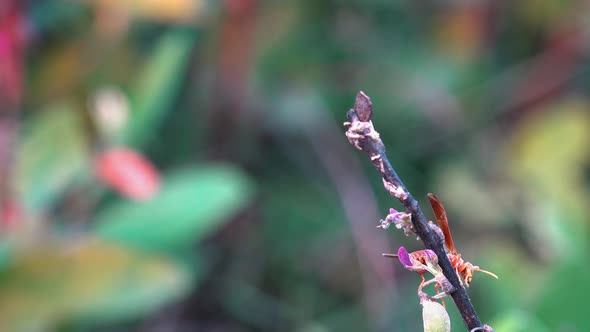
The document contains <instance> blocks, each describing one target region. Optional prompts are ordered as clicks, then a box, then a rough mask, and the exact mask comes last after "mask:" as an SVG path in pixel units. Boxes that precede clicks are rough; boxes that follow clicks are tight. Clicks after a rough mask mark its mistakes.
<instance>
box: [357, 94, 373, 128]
mask: <svg viewBox="0 0 590 332" xmlns="http://www.w3.org/2000/svg"><path fill="white" fill-rule="evenodd" d="M354 111H355V112H356V114H357V115H358V118H359V120H360V121H363V122H368V121H371V117H372V116H373V103H372V102H371V98H369V96H367V95H366V94H365V93H364V92H362V91H360V92H359V93H358V94H357V95H356V100H355V102H354Z"/></svg>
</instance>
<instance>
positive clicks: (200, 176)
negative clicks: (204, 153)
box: [97, 166, 252, 250]
mask: <svg viewBox="0 0 590 332" xmlns="http://www.w3.org/2000/svg"><path fill="white" fill-rule="evenodd" d="M250 197H252V183H251V182H250V180H249V179H248V178H247V177H246V176H245V175H244V174H243V173H241V172H240V171H238V170H237V169H235V168H230V167H227V166H208V167H200V168H195V169H188V170H183V171H177V172H174V173H172V174H170V175H168V176H166V177H165V178H164V181H163V186H162V188H161V191H160V193H159V194H158V195H157V196H156V197H155V198H154V199H152V200H151V201H148V202H129V201H121V202H119V203H118V204H115V205H114V206H112V207H110V208H108V209H106V210H104V211H103V213H101V214H100V215H99V216H98V217H97V221H98V229H97V231H98V233H99V234H100V235H101V236H102V237H103V238H105V239H111V240H117V241H120V242H122V243H125V244H129V245H132V246H134V247H137V248H142V249H147V250H174V249H182V248H184V247H186V246H187V245H190V244H191V243H193V242H194V241H198V240H199V239H201V238H203V237H204V236H207V235H208V234H210V233H211V232H212V231H213V230H215V229H216V228H217V227H218V226H219V225H220V224H221V223H222V222H223V221H224V220H226V219H227V218H228V217H230V216H231V215H232V214H234V213H235V212H236V211H237V210H238V209H240V208H241V207H243V206H244V204H245V203H246V202H247V201H248V199H249V198H250Z"/></svg>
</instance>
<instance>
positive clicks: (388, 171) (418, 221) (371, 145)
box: [345, 91, 482, 331]
mask: <svg viewBox="0 0 590 332" xmlns="http://www.w3.org/2000/svg"><path fill="white" fill-rule="evenodd" d="M372 115H373V105H372V103H371V99H370V98H369V97H368V96H367V95H365V94H364V93H363V92H362V91H361V92H359V93H358V95H357V97H356V101H355V105H354V108H353V109H351V110H349V111H348V113H347V114H346V116H347V117H348V120H349V121H350V122H347V123H345V125H347V126H349V128H348V131H347V132H346V137H347V138H348V140H349V142H350V143H351V144H352V145H353V146H354V147H355V148H357V149H358V150H360V151H363V152H364V153H366V154H367V155H368V156H369V160H370V161H371V163H372V164H373V166H375V168H376V169H377V172H379V174H380V175H381V177H382V178H383V185H384V187H385V189H386V190H387V191H388V192H389V193H390V194H391V195H392V196H394V197H396V198H397V199H398V200H399V201H400V202H401V204H402V205H403V206H404V207H405V209H406V210H407V212H409V213H411V214H412V224H413V225H414V231H415V232H416V234H417V235H418V236H419V237H420V239H422V241H423V242H424V246H425V247H426V248H428V249H430V250H433V251H434V252H435V253H436V255H437V256H438V263H439V265H440V267H441V269H442V271H443V274H444V275H445V277H446V278H447V279H448V280H449V282H450V283H451V284H452V285H453V286H454V288H455V291H453V292H451V294H450V295H451V296H452V297H453V300H454V301H455V304H456V305H457V308H458V309H459V312H460V313H461V317H463V321H464V322H465V325H466V326H467V328H468V330H470V331H471V330H472V329H474V328H480V327H482V324H481V321H480V319H479V317H478V316H477V313H476V312H475V309H474V308H473V305H472V304H471V300H470V299H469V296H468V295H467V292H466V290H465V288H464V287H463V286H462V285H461V283H460V282H459V278H458V277H457V274H456V273H455V270H454V269H453V267H452V265H451V262H450V261H449V259H448V257H447V254H446V251H445V249H444V246H443V240H442V239H441V238H439V237H438V236H437V235H436V234H435V233H434V232H433V231H432V229H431V228H430V227H429V226H428V222H427V220H426V218H425V217H424V214H423V213H422V211H421V210H420V205H419V204H418V201H416V199H414V197H413V196H412V195H411V194H410V192H409V191H408V190H407V188H406V186H405V185H404V183H403V182H402V180H401V179H400V178H399V176H398V175H397V173H396V172H395V170H394V169H393V167H392V166H391V163H390V162H389V160H388V159H387V156H386V155H385V146H384V145H383V142H382V141H381V138H380V137H379V133H378V132H376V131H375V129H374V128H373V123H372V122H371V117H372Z"/></svg>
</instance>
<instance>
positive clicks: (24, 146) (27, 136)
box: [15, 102, 90, 210]
mask: <svg viewBox="0 0 590 332" xmlns="http://www.w3.org/2000/svg"><path fill="white" fill-rule="evenodd" d="M23 132H24V137H23V140H22V143H21V144H20V145H19V146H18V150H17V165H16V167H15V169H16V170H17V171H16V172H17V174H16V183H15V185H16V187H17V188H18V191H19V192H20V193H21V195H22V197H23V200H24V204H25V206H26V207H27V208H28V209H31V210H38V209H42V208H44V207H46V206H47V205H49V204H51V203H52V202H53V200H54V199H55V198H56V197H57V195H58V194H59V193H60V192H61V191H62V190H63V189H64V188H65V187H66V186H67V185H68V184H70V182H71V181H72V180H73V179H74V177H75V176H76V175H79V174H82V173H83V172H85V171H86V170H87V169H89V167H90V166H89V160H90V158H89V156H90V154H89V153H90V152H89V147H88V144H87V140H86V136H85V133H84V121H83V118H82V114H81V113H79V112H76V106H75V104H73V103H70V102H62V103H59V104H56V105H53V106H51V107H49V108H47V109H45V110H43V111H42V112H40V113H39V114H38V115H37V116H36V117H34V118H32V119H31V120H30V121H29V122H28V123H27V124H26V125H25V128H24V130H23Z"/></svg>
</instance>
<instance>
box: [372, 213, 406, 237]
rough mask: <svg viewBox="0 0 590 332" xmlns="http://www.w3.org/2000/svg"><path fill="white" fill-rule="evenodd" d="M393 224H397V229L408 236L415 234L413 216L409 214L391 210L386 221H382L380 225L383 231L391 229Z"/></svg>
mask: <svg viewBox="0 0 590 332" xmlns="http://www.w3.org/2000/svg"><path fill="white" fill-rule="evenodd" d="M391 224H395V227H396V228H397V229H403V230H404V234H405V235H406V236H408V235H410V234H415V233H414V225H413V224H412V214H410V213H407V212H399V211H396V210H395V209H393V208H392V209H389V214H388V215H387V216H386V217H385V219H381V220H380V225H379V226H377V227H381V228H383V229H387V228H389V226H391Z"/></svg>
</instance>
